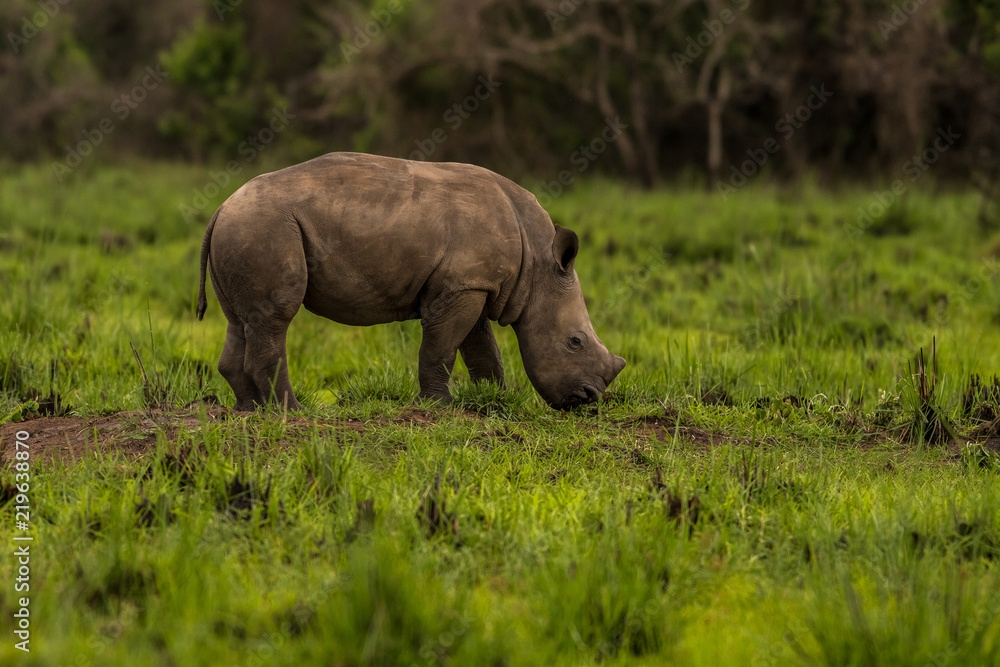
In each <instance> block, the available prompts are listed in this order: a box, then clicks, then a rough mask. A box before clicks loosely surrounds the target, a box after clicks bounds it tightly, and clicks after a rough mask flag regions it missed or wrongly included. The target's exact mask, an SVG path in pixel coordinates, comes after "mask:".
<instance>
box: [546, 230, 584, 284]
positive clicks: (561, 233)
mask: <svg viewBox="0 0 1000 667" xmlns="http://www.w3.org/2000/svg"><path fill="white" fill-rule="evenodd" d="M555 227H556V236H555V238H554V239H552V256H553V257H554V258H555V260H556V263H557V264H559V268H560V269H562V271H563V272H564V273H569V272H570V271H572V270H573V261H574V260H575V259H576V253H577V252H579V250H580V239H578V238H577V237H576V232H574V231H573V230H572V229H566V228H565V227H560V226H559V225H556V226H555Z"/></svg>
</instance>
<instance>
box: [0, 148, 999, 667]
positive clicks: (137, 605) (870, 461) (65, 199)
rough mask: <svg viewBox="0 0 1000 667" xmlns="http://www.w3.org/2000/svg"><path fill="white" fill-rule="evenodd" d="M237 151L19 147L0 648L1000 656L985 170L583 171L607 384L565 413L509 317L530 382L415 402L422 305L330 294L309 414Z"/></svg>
mask: <svg viewBox="0 0 1000 667" xmlns="http://www.w3.org/2000/svg"><path fill="white" fill-rule="evenodd" d="M275 166H278V165H275ZM207 173H208V171H207V170H205V169H198V168H194V167H190V166H179V165H178V166H174V165H168V164H150V163H142V162H138V163H135V164H133V165H130V166H119V167H110V166H108V167H100V168H94V169H90V170H84V169H81V170H78V171H77V172H74V173H73V174H71V175H70V176H69V177H67V179H66V180H65V182H63V183H57V182H56V181H55V180H54V178H53V177H52V173H51V170H50V169H49V168H48V167H47V166H37V167H18V168H13V167H10V166H6V167H4V166H0V285H3V286H4V287H5V290H4V292H3V296H2V299H0V438H2V441H0V458H2V461H3V462H4V465H3V466H2V472H0V502H2V503H3V504H2V505H0V540H2V542H3V543H4V546H3V547H2V550H3V552H4V553H6V554H8V555H7V556H5V557H3V558H0V582H2V587H0V619H2V621H0V627H2V628H8V627H9V628H10V630H9V631H7V630H5V632H3V633H2V638H0V664H4V665H14V664H18V665H20V664H25V665H53V666H62V665H73V666H74V667H85V666H88V665H95V666H96V665H164V666H166V665H184V666H185V667H186V666H189V665H191V666H196V665H286V664H287V665H591V664H602V665H661V664H676V665H706V666H709V665H712V666H714V665H751V666H754V667H758V666H766V665H785V664H804V665H882V664H885V665H918V666H921V667H922V666H924V665H934V666H935V667H944V665H956V666H958V665H986V664H1000V573H998V572H997V570H996V558H997V557H1000V484H998V478H997V475H998V472H1000V454H998V453H997V451H998V447H997V443H1000V435H998V432H1000V425H997V423H996V422H997V418H998V415H1000V382H998V381H997V380H996V378H995V376H994V373H998V372H1000V293H998V284H1000V282H998V278H1000V275H998V274H1000V263H998V260H997V259H996V257H997V255H998V254H1000V228H997V227H993V226H991V225H990V224H989V223H988V222H984V220H988V219H989V216H985V217H984V216H981V215H980V212H981V200H980V196H979V195H978V194H976V193H970V192H967V191H963V190H949V189H948V188H947V187H944V186H942V185H940V184H936V183H932V182H930V178H929V177H925V179H923V180H920V181H918V182H916V183H908V189H907V192H906V193H905V194H904V195H902V196H901V197H895V198H894V201H893V202H892V203H891V204H889V205H885V204H883V203H881V202H880V200H882V201H885V198H884V197H882V196H881V195H879V196H876V195H875V194H874V192H876V191H879V192H881V191H887V190H888V187H889V186H888V184H882V185H881V187H875V186H872V187H870V188H861V187H853V188H843V189H821V188H818V187H815V186H813V185H811V184H810V183H809V182H805V183H802V184H799V185H797V186H794V187H793V186H786V187H781V188H779V187H772V186H769V185H766V184H763V183H754V182H751V183H750V184H749V185H747V186H746V187H744V188H742V189H740V190H739V191H737V192H735V193H732V194H731V195H729V196H728V197H727V198H723V197H722V196H721V195H720V194H718V193H716V192H714V191H713V192H705V191H704V190H702V189H697V188H694V187H680V186H677V187H664V188H662V189H657V190H654V191H645V190H641V189H636V188H632V187H629V186H626V185H623V184H621V183H619V182H616V181H610V180H600V179H595V180H588V181H584V182H579V183H577V184H575V185H574V186H573V187H572V188H570V189H569V190H568V191H567V192H566V193H564V194H562V196H560V197H557V198H555V199H554V200H552V201H551V203H549V204H548V206H547V209H548V210H549V212H550V214H551V216H552V218H553V220H554V221H555V222H556V223H557V224H561V225H564V226H567V227H570V228H572V229H574V230H575V231H576V232H577V233H578V234H579V236H580V239H581V249H580V255H579V257H578V259H577V264H576V268H577V272H578V274H579V277H580V282H581V284H582V286H583V291H584V294H585V297H586V300H587V303H588V308H589V310H590V314H591V319H592V321H593V322H594V326H595V329H596V330H597V332H598V334H599V335H600V336H601V337H602V339H603V340H604V342H605V344H606V345H607V347H608V348H609V349H610V350H611V351H612V352H615V353H617V354H620V355H622V356H624V357H625V358H626V359H627V360H628V366H627V367H626V369H625V370H624V371H623V372H622V374H621V375H620V376H619V377H618V379H617V380H615V382H614V383H613V384H612V386H611V388H610V389H609V392H608V393H607V394H606V395H605V397H604V399H603V400H602V401H600V402H599V403H598V404H596V405H592V406H586V407H583V408H579V409H576V410H574V411H569V412H556V411H553V410H551V409H550V408H548V407H547V406H546V405H544V404H543V403H542V401H541V399H540V398H539V397H538V396H537V395H536V394H535V392H534V390H533V389H532V388H531V386H530V384H529V383H528V381H527V378H526V375H525V373H524V370H523V367H522V365H521V361H520V357H519V354H518V351H517V342H516V339H515V338H514V335H513V332H512V331H510V330H509V328H500V327H497V326H496V325H494V328H495V331H496V333H497V338H498V343H499V345H500V348H501V351H502V353H503V357H504V362H505V367H506V372H507V388H506V389H503V390H498V389H497V388H495V387H491V386H477V385H473V384H472V383H470V382H469V380H468V373H467V372H466V371H465V368H464V366H463V365H462V363H461V362H459V363H458V364H457V366H456V373H455V376H454V384H453V389H452V393H453V395H454V396H455V397H456V402H455V403H454V404H453V405H451V406H448V407H438V406H434V405H428V404H415V403H414V397H415V395H416V393H417V381H416V370H417V349H418V346H419V342H420V326H419V323H417V322H405V323H400V324H391V325H384V326H379V327H371V328H352V327H347V326H343V325H339V324H335V323H333V322H330V321H327V320H323V319H320V318H318V317H315V316H313V315H311V314H310V313H308V312H306V311H305V310H302V311H301V312H300V314H299V315H298V317H297V318H296V320H295V321H294V322H293V324H292V327H291V330H290V331H289V334H288V355H289V370H290V374H291V378H292V384H293V386H294V387H295V388H296V392H297V394H298V398H299V399H300V400H301V401H302V403H303V404H304V405H305V408H306V409H305V410H304V411H302V412H296V413H283V412H282V411H281V410H276V409H271V410H269V411H266V412H264V411H262V412H258V413H236V412H232V411H230V410H228V409H226V407H225V406H232V403H233V395H232V392H231V390H230V389H229V387H228V385H227V384H226V383H225V381H224V380H223V379H222V377H221V376H220V375H219V374H218V372H217V371H216V369H215V364H216V362H217V360H218V355H219V353H220V352H221V349H222V344H223V340H224V337H225V318H224V317H223V315H222V312H221V310H220V308H219V306H218V303H217V301H216V300H215V298H214V295H212V294H211V293H210V295H209V308H208V312H207V314H206V316H205V319H204V321H201V322H199V321H197V319H196V317H195V314H194V306H195V301H196V296H197V288H198V257H199V251H200V246H201V240H202V235H203V233H204V229H205V224H206V223H207V221H208V219H209V217H210V216H211V214H212V212H213V211H214V209H215V207H216V206H217V205H218V204H220V203H221V202H222V201H223V200H224V199H225V197H226V196H228V194H229V193H231V192H232V191H233V190H234V189H235V188H236V187H237V186H238V185H239V183H235V182H234V183H231V184H229V185H228V186H227V187H226V188H224V191H222V192H218V193H216V194H215V195H214V196H212V197H209V198H208V200H209V201H208V205H207V206H204V207H203V210H201V211H199V215H197V216H194V217H192V216H190V215H188V216H185V215H184V214H183V213H182V211H183V210H186V209H183V208H182V207H193V206H195V204H194V203H193V202H194V201H195V191H196V190H197V191H200V192H204V190H205V188H206V186H207V185H208V184H209V183H211V180H210V179H209V177H208V175H207ZM248 177H249V174H247V175H241V182H242V180H243V179H245V178H248ZM525 185H526V186H528V187H531V186H532V184H531V183H527V184H525ZM212 191H213V192H214V189H212ZM199 203H201V202H199ZM859 209H860V210H861V211H864V212H866V213H867V215H865V216H859ZM185 217H187V218H188V219H185ZM220 403H221V405H220ZM60 429H61V430H60ZM22 431H23V432H27V434H28V435H29V437H28V438H27V440H26V442H27V444H28V449H27V450H26V451H28V452H30V458H29V465H28V466H26V467H27V468H28V474H29V477H30V482H29V485H30V488H29V489H28V490H27V493H26V494H21V495H27V496H28V498H27V500H28V505H29V507H30V520H29V521H28V523H29V528H28V530H27V531H23V530H20V529H18V528H16V507H17V506H18V505H19V504H22V503H23V501H24V499H23V498H21V499H20V500H18V499H17V496H18V493H19V491H20V489H18V488H17V487H16V486H15V482H17V481H18V480H16V479H15V474H16V473H17V469H16V464H17V463H18V462H19V461H18V459H17V457H16V455H17V452H18V451H23V450H17V449H16V448H15V441H16V438H15V434H16V433H18V432H22ZM53 434H54V435H53ZM15 536H30V537H32V538H33V540H32V541H31V542H14V541H13V538H14V537H15ZM22 544H30V553H31V558H30V581H29V582H28V583H29V584H30V590H29V591H27V592H16V591H15V584H14V582H15V580H16V578H17V576H18V567H19V565H18V561H17V559H16V557H14V556H13V555H12V554H13V552H14V550H15V549H16V548H18V547H19V546H21V545H22ZM24 596H28V597H29V599H30V604H29V605H28V609H29V610H30V644H29V646H30V652H29V653H25V652H23V651H21V650H19V649H18V648H16V646H15V644H16V643H17V642H18V641H19V639H18V638H17V637H16V636H15V635H14V634H13V630H14V629H16V627H17V626H16V622H17V619H15V617H14V614H15V612H16V611H17V610H18V609H20V608H22V604H21V602H20V598H22V597H24Z"/></svg>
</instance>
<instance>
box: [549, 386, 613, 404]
mask: <svg viewBox="0 0 1000 667" xmlns="http://www.w3.org/2000/svg"><path fill="white" fill-rule="evenodd" d="M603 393H604V391H603V390H602V389H598V388H597V387H596V386H594V385H592V384H585V385H583V386H581V387H579V388H577V389H574V390H573V391H571V392H569V393H568V394H566V395H565V396H564V397H563V399H562V400H561V401H559V402H558V403H556V404H555V405H554V406H553V407H555V408H558V409H559V410H570V409H572V408H575V407H578V406H580V405H586V404H588V403H593V402H595V401H596V400H597V399H599V398H600V397H601V394H603Z"/></svg>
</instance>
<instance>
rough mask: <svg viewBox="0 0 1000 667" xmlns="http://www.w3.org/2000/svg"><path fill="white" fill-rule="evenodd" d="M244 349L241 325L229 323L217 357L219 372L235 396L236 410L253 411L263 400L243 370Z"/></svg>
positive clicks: (244, 341)
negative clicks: (223, 343) (223, 342)
mask: <svg viewBox="0 0 1000 667" xmlns="http://www.w3.org/2000/svg"><path fill="white" fill-rule="evenodd" d="M246 347H247V341H246V335H245V334H244V329H243V325H242V324H233V323H232V322H230V323H229V328H228V329H227V330H226V344H225V345H224V346H223V348H222V356H221V357H219V372H220V373H221V374H222V377H224V378H225V379H226V382H228V383H229V386H230V387H232V388H233V393H234V394H236V406H235V407H236V409H237V410H253V409H254V408H255V407H256V406H257V405H258V404H259V403H261V401H262V398H263V397H262V396H261V394H260V392H259V391H258V390H257V386H256V385H255V384H254V383H253V380H251V379H250V376H249V375H247V374H246V372H245V371H244V370H243V363H244V360H245V359H246Z"/></svg>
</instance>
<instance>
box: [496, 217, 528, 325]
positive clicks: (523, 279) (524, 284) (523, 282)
mask: <svg viewBox="0 0 1000 667" xmlns="http://www.w3.org/2000/svg"><path fill="white" fill-rule="evenodd" d="M518 227H519V231H520V233H521V267H520V269H519V270H518V272H517V280H515V281H514V287H513V288H512V289H511V290H510V292H508V293H507V294H506V295H503V294H502V295H501V297H500V299H498V300H497V301H498V303H497V308H498V309H499V310H500V313H499V315H498V316H497V318H496V320H497V324H499V325H500V326H502V327H505V326H507V325H508V324H511V323H512V322H517V321H518V320H519V319H521V313H522V312H524V307H525V305H526V304H527V303H528V296H529V295H530V294H531V273H532V269H533V268H534V262H532V260H531V246H530V245H529V244H528V238H527V235H526V234H525V231H524V225H523V224H522V225H519V226H518Z"/></svg>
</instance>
